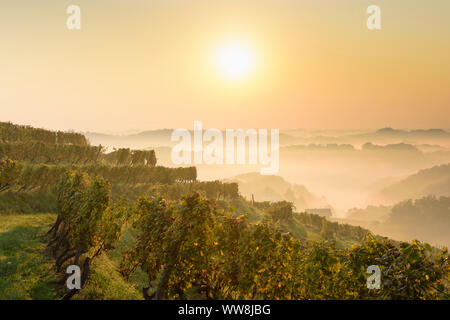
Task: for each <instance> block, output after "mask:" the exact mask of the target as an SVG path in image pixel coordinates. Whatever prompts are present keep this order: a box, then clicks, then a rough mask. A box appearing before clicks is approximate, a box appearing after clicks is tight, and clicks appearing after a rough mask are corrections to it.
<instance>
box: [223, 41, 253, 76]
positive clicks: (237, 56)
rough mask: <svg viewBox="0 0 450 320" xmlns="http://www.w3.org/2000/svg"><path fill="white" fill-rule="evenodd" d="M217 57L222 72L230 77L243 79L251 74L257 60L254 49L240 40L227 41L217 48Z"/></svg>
mask: <svg viewBox="0 0 450 320" xmlns="http://www.w3.org/2000/svg"><path fill="white" fill-rule="evenodd" d="M215 58H216V64H217V67H218V68H219V70H220V72H221V73H222V74H223V75H225V76H226V77H227V78H230V79H241V78H243V77H245V76H247V75H249V74H250V73H251V72H252V70H253V68H254V66H255V60H256V59H255V55H254V52H253V50H252V49H251V48H250V47H249V46H248V45H246V44H243V43H239V42H229V43H226V44H225V45H223V46H222V47H220V48H219V49H218V50H217V53H216V57H215Z"/></svg>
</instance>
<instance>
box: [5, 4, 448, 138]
mask: <svg viewBox="0 0 450 320" xmlns="http://www.w3.org/2000/svg"><path fill="white" fill-rule="evenodd" d="M70 4H77V5H79V6H80V7H81V30H74V31H69V30H68V29H67V28H66V19H67V17H68V15H67V14H66V12H65V11H66V8H67V6H68V5H70ZM371 4H376V5H379V6H380V7H381V15H382V30H379V31H370V30H368V29H367V27H366V20H367V17H368V15H367V14H366V9H367V7H368V6H369V5H371ZM449 21H450V1H448V0H432V1H430V0H428V1H425V0H421V1H416V0H394V1H393V0H371V1H363V0H352V1H345V0H341V1H335V0H333V1H332V0H330V1H320V0H310V1H301V0H298V1H294V0H290V1H288V0H266V1H260V0H259V1H258V0H253V1H250V0H239V1H238V0H190V1H188V0H146V1H144V0H140V1H133V0H127V1H125V0H122V1H119V0H115V1H112V0H108V1H106V0H104V1H100V0H79V1H75V0H74V1H62V0H53V1H48V0H39V1H36V0H29V1H24V0H1V2H0V121H12V122H15V123H20V124H31V125H34V126H40V127H45V128H50V129H75V130H83V131H85V130H90V131H125V130H132V129H157V128H175V127H185V128H192V126H193V121H194V120H202V121H203V123H204V127H218V128H239V127H243V128H250V127H260V128H281V129H287V128H317V129H318V128H320V129H327V128H330V129H331V128H352V129H356V128H377V127H384V126H393V127H401V128H419V127H420V128H425V127H442V128H449V127H450V120H449V119H450V23H449ZM230 41H232V42H234V43H240V44H245V48H246V50H247V51H248V52H250V53H251V58H250V59H251V60H252V61H251V63H252V68H251V70H250V71H249V73H248V74H246V75H245V76H243V77H241V78H239V79H231V78H229V77H227V76H226V74H224V72H223V70H222V71H221V70H220V68H219V67H218V64H217V61H216V60H217V56H218V55H220V54H221V52H220V50H222V53H223V50H224V49H221V48H223V47H224V46H225V47H226V46H227V43H229V42H230Z"/></svg>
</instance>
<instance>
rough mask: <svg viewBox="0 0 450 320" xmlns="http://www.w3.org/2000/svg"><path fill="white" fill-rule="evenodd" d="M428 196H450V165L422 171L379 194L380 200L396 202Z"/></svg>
mask: <svg viewBox="0 0 450 320" xmlns="http://www.w3.org/2000/svg"><path fill="white" fill-rule="evenodd" d="M428 195H435V196H450V163H448V164H443V165H440V166H434V167H432V168H429V169H424V170H420V171H419V172H417V173H416V174H413V175H411V176H409V177H407V178H405V179H403V180H401V181H399V182H396V183H394V184H392V185H390V186H388V187H386V188H384V189H382V190H381V191H380V192H379V195H378V197H379V200H380V201H385V202H396V201H401V200H404V199H418V198H421V197H424V196H428Z"/></svg>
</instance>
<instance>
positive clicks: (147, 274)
mask: <svg viewBox="0 0 450 320" xmlns="http://www.w3.org/2000/svg"><path fill="white" fill-rule="evenodd" d="M43 202H45V203H43ZM43 209H48V211H47V212H53V213H54V214H55V215H54V217H55V219H54V223H52V225H51V226H50V227H48V229H47V230H46V232H45V234H42V235H40V237H41V239H42V241H44V242H45V243H46V244H47V248H46V249H45V251H43V254H45V255H46V256H47V257H48V259H50V261H51V264H52V267H51V273H52V274H54V275H55V277H56V278H57V279H58V283H57V285H56V286H55V290H56V291H55V292H56V296H57V297H58V298H63V299H70V298H75V297H84V298H92V299H96V298H99V297H101V296H102V294H104V293H102V292H101V290H105V291H106V289H104V288H103V287H102V286H100V289H99V288H95V289H93V288H92V286H90V284H89V282H90V281H98V277H101V276H106V275H105V274H104V273H103V274H101V275H99V273H100V272H101V271H99V270H104V269H102V268H106V265H105V264H104V263H105V261H107V260H105V259H110V261H111V262H110V264H109V265H110V266H111V267H110V268H111V269H110V271H109V272H110V273H112V274H114V275H117V277H118V279H119V280H117V282H118V283H119V282H120V283H121V285H122V288H125V287H126V292H127V297H128V296H130V294H128V292H134V291H133V290H137V293H136V295H134V293H133V297H136V296H138V297H140V298H144V299H193V298H195V299H448V298H449V282H448V281H449V275H450V261H449V254H448V251H447V249H446V248H443V249H437V248H434V247H432V246H430V245H428V244H426V243H422V242H420V241H413V242H411V243H405V242H397V241H392V240H390V239H387V238H383V237H379V236H376V235H373V234H371V233H370V232H369V231H368V230H366V229H363V228H361V227H354V226H349V225H345V224H338V223H336V222H330V221H328V220H327V219H326V218H324V217H320V216H317V215H311V214H306V213H301V212H296V211H295V207H294V205H293V204H292V203H291V202H287V201H277V202H256V201H247V200H246V199H244V198H243V197H242V196H241V194H240V193H239V188H238V185H237V183H223V182H221V181H198V180H197V171H196V168H195V167H187V168H166V167H162V166H158V165H157V155H156V154H155V152H154V151H153V150H131V149H127V148H121V149H117V150H114V151H112V152H110V153H106V151H105V149H104V148H103V147H101V146H91V145H90V144H89V142H88V141H87V139H86V138H85V137H84V136H83V135H81V134H78V133H65V132H52V131H48V130H44V129H36V128H33V127H29V126H18V125H13V124H11V123H0V215H5V217H6V218H9V219H14V217H16V216H19V215H20V214H21V213H22V214H24V213H27V214H36V215H37V214H40V213H42V212H43V211H42V210H43ZM17 250H21V248H17ZM108 261H109V260H108ZM68 265H78V266H80V268H81V284H82V288H81V290H76V289H73V290H68V289H66V286H65V281H66V280H67V278H68V274H67V273H65V268H66V267H67V266H68ZM370 265H377V266H379V268H380V269H381V272H382V284H381V288H380V289H379V290H369V289H368V288H367V285H366V280H367V277H368V274H367V273H366V270H367V267H368V266H370ZM136 279H138V280H136ZM2 288H3V287H2V283H0V298H1V297H2V290H3V289H2ZM6 288H8V286H6ZM102 288H103V289H102ZM3 292H5V293H4V294H5V295H6V293H7V292H8V290H7V289H5V291H3ZM93 292H94V293H93ZM8 294H11V293H8ZM125 294H126V293H125V289H123V295H125ZM119 296H120V292H119Z"/></svg>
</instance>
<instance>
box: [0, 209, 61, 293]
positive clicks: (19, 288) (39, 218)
mask: <svg viewBox="0 0 450 320" xmlns="http://www.w3.org/2000/svg"><path fill="white" fill-rule="evenodd" d="M54 220H55V215H54V214H32V215H0V300H28V299H39V300H47V299H56V298H57V294H56V291H57V290H56V287H55V285H54V283H53V282H54V281H55V280H56V275H55V273H54V271H53V269H52V261H51V259H50V258H49V257H48V256H47V255H46V254H45V249H46V244H45V242H44V240H43V237H44V234H45V232H46V231H47V230H48V227H49V226H50V225H51V224H52V222H53V221H54Z"/></svg>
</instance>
